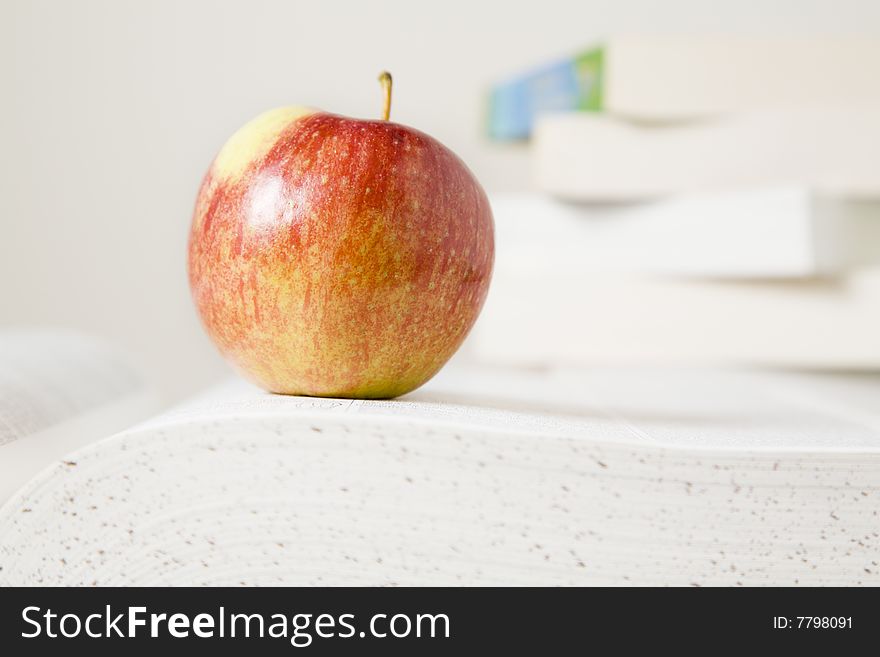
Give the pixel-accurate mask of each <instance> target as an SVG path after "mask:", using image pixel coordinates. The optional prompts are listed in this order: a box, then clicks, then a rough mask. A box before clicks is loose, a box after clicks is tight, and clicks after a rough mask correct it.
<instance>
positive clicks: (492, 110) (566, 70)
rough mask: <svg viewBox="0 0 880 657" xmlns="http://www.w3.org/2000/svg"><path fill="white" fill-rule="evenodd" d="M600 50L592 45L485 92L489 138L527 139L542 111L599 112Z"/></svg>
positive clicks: (600, 94) (600, 98)
mask: <svg viewBox="0 0 880 657" xmlns="http://www.w3.org/2000/svg"><path fill="white" fill-rule="evenodd" d="M604 60H605V56H604V50H603V49H602V48H596V49H593V50H588V51H585V52H583V53H580V54H578V55H576V56H574V57H571V58H569V59H566V60H563V61H559V62H556V63H554V64H551V65H549V66H545V67H543V68H541V69H538V70H536V71H533V72H531V73H527V74H525V75H523V76H520V77H518V78H514V79H512V80H508V81H507V82H504V83H502V84H499V85H497V86H496V87H494V88H493V89H492V91H491V93H490V95H489V120H488V133H489V137H490V138H492V139H495V140H499V141H509V140H518V139H527V138H528V137H529V136H530V135H531V133H532V127H533V125H534V122H535V118H536V117H537V116H538V115H539V114H541V113H543V112H553V111H572V110H581V111H595V112H598V111H601V110H602V88H603V77H604Z"/></svg>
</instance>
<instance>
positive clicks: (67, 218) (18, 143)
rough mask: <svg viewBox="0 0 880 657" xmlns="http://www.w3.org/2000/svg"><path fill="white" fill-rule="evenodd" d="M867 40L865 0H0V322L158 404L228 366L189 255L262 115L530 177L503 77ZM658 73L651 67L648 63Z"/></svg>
mask: <svg viewBox="0 0 880 657" xmlns="http://www.w3.org/2000/svg"><path fill="white" fill-rule="evenodd" d="M623 30H626V31H645V30H648V31H652V30H658V31H694V30H702V31H716V32H717V31H734V32H750V33H755V32H759V33H779V32H782V33H811V32H813V33H815V32H820V33H827V32H831V33H841V32H842V33H851V32H862V33H865V32H867V33H874V34H880V2H876V1H873V0H861V1H859V0H826V1H819V0H787V1H774V0H726V1H723V2H721V1H715V2H713V1H711V0H666V1H664V2H656V1H652V0H577V1H575V0H569V1H564V0H540V1H537V2H521V3H520V2H515V1H514V0H507V1H500V2H499V1H492V2H489V1H478V0H469V1H461V0H445V1H443V2H436V3H431V4H428V3H424V2H416V1H415V0H409V1H407V0H387V1H382V2H380V1H373V2H354V1H352V2H341V1H339V0H335V1H325V0H308V1H295V0H274V1H270V0H213V1H211V0H197V1H196V0H193V1H184V0H177V1H174V0H140V1H132V0H106V1H97V0H95V1H92V0H88V1H86V0H79V1H73V0H71V1H64V0H59V1H57V2H46V1H37V2H34V1H29V0H0V140H2V141H0V144H2V147H0V180H2V189H0V326H3V325H13V324H15V325H22V324H25V325H26V324H55V325H66V326H71V327H74V328H78V329H82V330H86V331H90V332H94V333H99V334H103V335H105V336H107V337H109V338H110V339H111V340H113V341H114V342H116V343H117V344H119V345H120V346H122V347H123V348H125V349H127V350H128V351H130V352H131V353H132V354H134V355H135V356H136V358H137V360H139V361H140V362H141V363H142V365H143V366H144V367H145V368H146V370H147V371H148V372H149V374H150V375H151V376H152V378H153V379H154V380H155V381H156V383H157V384H159V385H160V386H162V387H164V388H165V389H166V391H168V393H169V394H170V395H171V396H178V395H181V394H185V393H187V392H189V391H191V390H193V389H194V388H196V387H198V386H200V385H203V384H204V383H206V382H207V381H209V380H210V379H212V378H215V377H217V376H219V375H220V374H221V373H222V372H223V371H224V366H223V364H222V363H221V361H220V359H219V357H217V356H216V355H215V354H214V351H213V349H212V347H211V345H210V344H209V343H208V342H207V339H206V338H204V337H203V335H202V333H201V329H200V327H199V326H198V322H197V320H196V317H195V314H194V313H193V311H192V309H191V305H190V300H189V292H188V289H187V284H186V277H185V244H186V235H187V230H188V225H189V220H190V212H191V209H192V203H193V199H194V195H195V192H196V188H197V185H198V183H199V180H200V178H201V176H202V174H203V172H204V170H205V169H206V167H207V165H208V163H209V162H210V160H211V158H212V157H213V155H214V153H215V151H216V150H217V149H218V148H219V146H220V145H221V144H222V143H223V141H224V140H225V139H226V137H228V136H229V134H231V133H232V132H233V131H234V130H235V129H236V128H237V127H238V126H239V125H240V124H242V123H243V122H244V121H246V120H247V119H249V118H250V117H252V116H253V115H255V114H257V113H258V112H260V111H261V110H264V109H267V108H270V107H274V106H277V105H282V104H308V105H313V106H316V107H321V108H324V109H327V110H330V111H335V112H339V113H344V114H351V115H356V116H365V117H375V116H377V115H378V112H379V110H380V102H381V101H380V94H379V88H378V85H377V82H376V75H377V73H378V71H379V70H381V69H383V68H387V69H389V70H390V71H392V73H393V74H394V77H395V96H394V106H393V111H392V118H393V119H395V120H397V121H400V122H403V123H407V124H411V125H413V126H416V127H418V128H420V129H422V130H424V131H426V132H428V133H430V134H432V135H434V136H435V137H437V138H439V139H440V140H441V141H443V142H444V143H446V144H447V145H448V146H450V147H451V148H452V149H453V150H455V151H456V152H458V153H459V155H461V156H462V157H463V158H464V159H465V161H467V162H468V163H469V164H470V165H471V167H472V168H473V169H474V171H475V172H476V174H477V176H478V177H479V178H480V179H481V180H482V181H483V182H484V185H485V186H486V187H487V189H488V190H489V191H492V190H496V189H504V190H510V189H516V188H519V187H523V186H525V185H527V179H528V176H527V160H526V157H525V153H524V152H522V151H521V150H520V149H511V148H501V149H499V148H497V147H491V146H490V145H489V144H487V143H486V142H485V140H484V139H483V138H482V134H481V119H482V111H483V98H484V95H483V92H484V90H485V88H486V85H487V84H488V83H489V82H490V81H492V80H493V79H495V78H497V77H498V76H505V75H507V74H510V73H516V72H519V71H520V70H521V69H522V68H524V67H528V66H531V65H533V64H535V63H539V62H542V61H544V60H546V59H548V58H553V57H556V56H559V55H564V54H567V53H569V52H570V51H572V50H574V49H577V48H580V47H582V46H584V45H587V44H589V43H590V42H591V41H593V40H595V39H598V38H601V37H602V36H603V35H606V34H609V33H613V32H617V31H623ZM658 74H662V72H658Z"/></svg>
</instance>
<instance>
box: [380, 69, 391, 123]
mask: <svg viewBox="0 0 880 657" xmlns="http://www.w3.org/2000/svg"><path fill="white" fill-rule="evenodd" d="M379 83H380V84H381V85H382V89H383V90H384V91H385V105H384V107H383V108H382V120H383V121H387V120H388V117H389V116H391V73H389V72H388V71H382V72H381V73H379Z"/></svg>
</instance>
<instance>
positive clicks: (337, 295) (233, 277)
mask: <svg viewBox="0 0 880 657" xmlns="http://www.w3.org/2000/svg"><path fill="white" fill-rule="evenodd" d="M380 81H381V82H382V85H383V89H384V104H385V109H384V118H383V119H382V120H362V119H354V118H348V117H344V116H339V115H336V114H329V113H326V112H322V111H316V110H312V109H307V108H302V107H282V108H279V109H275V110H271V111H269V112H266V113H264V114H262V115H260V116H258V117H257V118H255V119H254V120H252V121H251V122H250V123H248V124H246V125H245V126H244V127H242V128H241V129H240V130H239V131H238V132H236V133H235V134H234V135H233V136H232V137H231V138H230V139H229V141H228V142H227V143H226V145H225V146H223V148H222V150H221V151H220V152H219V154H218V155H217V157H216V158H215V159H214V161H213V163H212V164H211V167H210V169H209V170H208V172H207V174H206V175H205V177H204V180H203V182H202V185H201V188H200V190H199V193H198V198H197V200H196V206H195V212H194V216H193V221H192V227H191V231H190V239H189V282H190V288H191V290H192V296H193V299H194V301H195V305H196V308H197V310H198V313H199V316H200V317H201V320H202V323H203V325H204V327H205V329H206V331H207V333H208V335H209V336H210V338H211V339H212V340H213V342H214V343H215V344H216V346H217V347H218V348H219V350H220V352H221V353H222V354H223V355H224V356H225V357H226V358H227V359H228V360H229V361H230V362H231V363H232V364H233V366H234V367H235V368H236V369H237V370H239V371H240V372H241V373H242V374H243V375H244V376H245V377H246V378H248V379H250V380H252V381H254V382H256V383H257V384H259V385H260V386H262V387H264V388H265V389H267V390H269V391H271V392H276V393H284V394H297V395H310V396H322V397H348V398H389V397H396V396H398V395H401V394H404V393H406V392H409V391H410V390H413V389H415V388H417V387H418V386H420V385H422V384H423V383H424V382H425V381H427V380H428V379H430V378H431V377H432V376H433V375H434V374H435V373H436V372H437V371H438V370H439V369H440V368H441V367H442V366H443V365H444V363H446V361H447V360H448V359H449V358H450V357H451V356H452V354H453V353H455V351H456V350H457V349H458V347H459V346H460V345H461V343H462V341H463V340H464V338H465V336H466V335H467V333H468V331H469V330H470V329H471V327H472V326H473V324H474V321H475V320H476V318H477V315H478V314H479V312H480V309H481V308H482V306H483V302H484V301H485V299H486V294H487V292H488V289H489V282H490V279H491V276H492V266H493V261H494V249H495V246H494V225H493V219H492V212H491V209H490V207H489V203H488V200H487V198H486V194H485V192H484V191H483V189H482V187H481V186H480V184H479V183H478V182H477V180H476V178H475V177H474V176H473V174H472V173H471V172H470V170H469V169H468V168H467V166H465V164H464V163H463V162H462V161H461V160H460V159H459V158H458V157H457V156H456V155H455V154H454V153H452V151H450V150H449V149H448V148H446V147H445V146H443V145H442V144H441V143H440V142H438V141H437V140H435V139H433V138H432V137H429V136H428V135H426V134H424V133H422V132H419V131H418V130H415V129H413V128H410V127H407V126H404V125H400V124H398V123H393V122H391V121H389V120H388V117H389V110H390V104H391V77H390V76H389V75H388V74H386V73H383V74H382V75H381V76H380Z"/></svg>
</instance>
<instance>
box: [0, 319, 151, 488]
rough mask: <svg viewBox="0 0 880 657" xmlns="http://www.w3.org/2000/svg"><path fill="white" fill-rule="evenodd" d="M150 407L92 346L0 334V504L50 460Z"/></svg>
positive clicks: (60, 337) (138, 387) (111, 356)
mask: <svg viewBox="0 0 880 657" xmlns="http://www.w3.org/2000/svg"><path fill="white" fill-rule="evenodd" d="M158 407H159V405H158V398H157V396H156V395H155V394H154V393H153V392H152V391H151V390H149V389H148V388H147V386H146V385H145V384H144V381H143V380H142V379H141V378H140V376H139V375H138V374H137V372H136V371H135V370H134V369H133V368H132V367H131V366H130V365H129V364H128V363H126V362H125V360H124V359H123V358H122V357H121V356H119V355H118V354H116V353H115V352H114V351H113V350H112V349H110V348H108V347H107V346H106V345H105V344H103V343H101V342H100V341H97V340H94V339H92V338H89V337H86V336H82V335H77V334H73V333H67V332H62V331H54V330H15V331H11V330H6V331H0V501H2V500H4V499H6V498H7V497H8V496H9V495H11V494H12V493H14V492H15V490H16V489H17V488H18V487H19V486H21V485H22V484H24V483H25V482H26V481H27V480H28V479H29V478H30V477H32V476H33V475H34V474H36V473H37V472H39V471H40V470H41V469H42V468H44V467H46V466H47V465H48V464H50V463H52V462H53V461H54V460H57V459H59V458H62V457H63V456H64V455H65V454H67V453H68V452H70V451H72V450H75V449H77V448H79V447H82V446H83V445H85V444H88V443H90V442H94V441H96V440H99V439H101V438H106V437H107V436H109V435H111V434H113V433H117V432H119V431H121V430H123V429H125V428H127V427H129V426H131V425H132V424H133V423H135V422H138V421H140V420H142V419H143V418H145V417H147V415H149V414H150V413H153V412H155V411H156V410H158Z"/></svg>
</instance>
